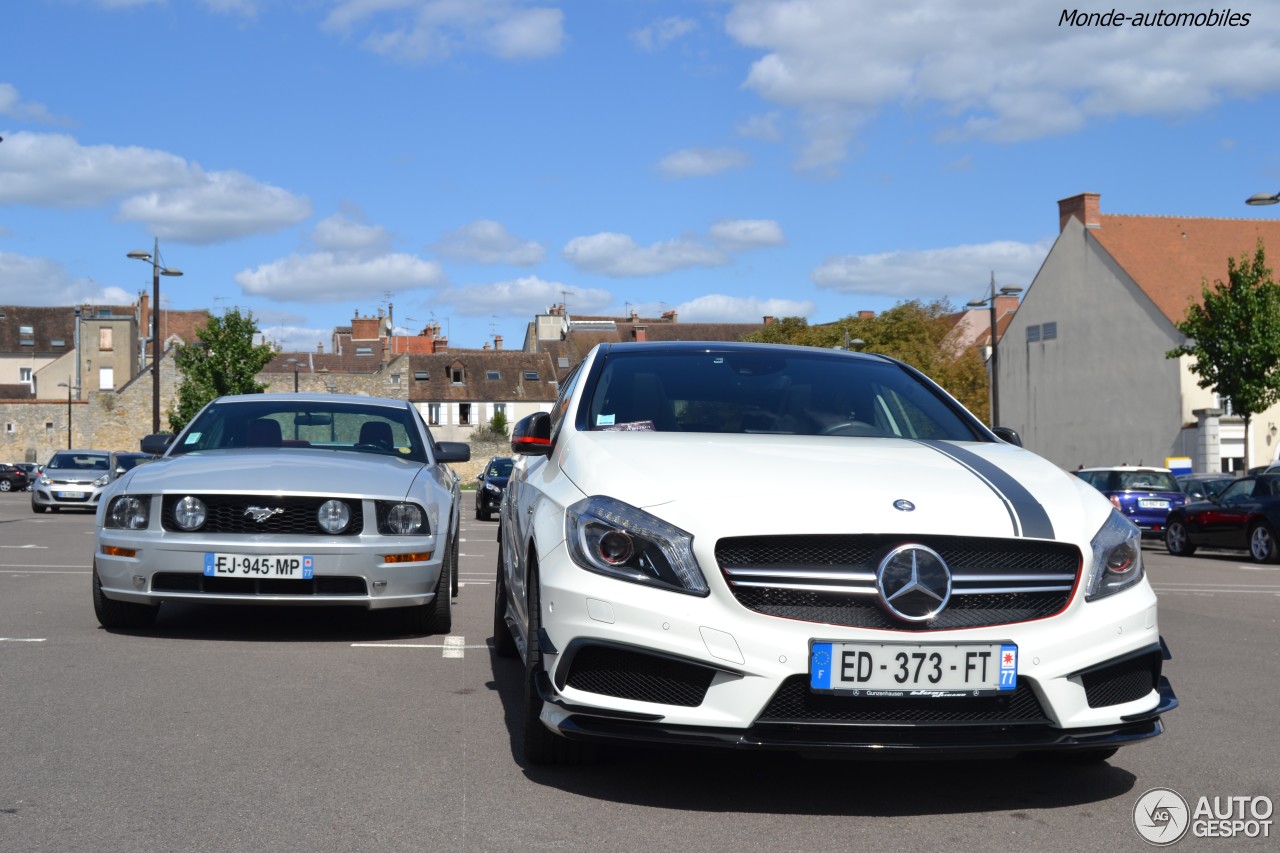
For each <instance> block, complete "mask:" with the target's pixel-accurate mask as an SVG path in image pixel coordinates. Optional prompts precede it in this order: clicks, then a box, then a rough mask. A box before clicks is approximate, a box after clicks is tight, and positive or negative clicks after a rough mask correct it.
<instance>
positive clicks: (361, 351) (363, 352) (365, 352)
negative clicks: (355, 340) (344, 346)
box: [356, 347, 373, 355]
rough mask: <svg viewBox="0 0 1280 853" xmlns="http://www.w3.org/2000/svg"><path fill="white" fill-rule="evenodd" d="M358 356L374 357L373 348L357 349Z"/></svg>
mask: <svg viewBox="0 0 1280 853" xmlns="http://www.w3.org/2000/svg"><path fill="white" fill-rule="evenodd" d="M356 355H373V347H356Z"/></svg>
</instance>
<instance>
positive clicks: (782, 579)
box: [715, 534, 1081, 631]
mask: <svg viewBox="0 0 1280 853" xmlns="http://www.w3.org/2000/svg"><path fill="white" fill-rule="evenodd" d="M907 542H912V543H916V544H920V545H924V546H927V547H929V548H932V549H933V550H934V551H936V552H937V553H938V554H939V555H940V556H941V557H942V558H943V560H945V561H946V563H947V565H948V567H949V568H950V569H951V574H952V595H951V600H950V602H949V603H948V604H947V606H946V608H945V609H944V610H943V611H942V612H941V613H939V614H938V615H937V616H936V617H935V618H933V619H931V620H928V621H925V622H905V621H903V620H899V619H897V618H895V617H893V616H892V615H890V614H889V613H887V612H886V611H885V609H884V608H883V607H882V605H881V602H880V600H879V596H878V595H877V594H876V592H875V581H874V579H873V578H874V573H875V570H876V567H877V564H878V562H879V560H880V558H881V556H882V555H883V554H885V553H887V552H888V551H889V550H890V549H892V548H893V547H895V546H897V545H901V544H904V543H907ZM715 553H716V560H717V562H718V564H719V566H720V568H721V571H722V572H723V573H724V575H725V579H726V581H727V582H728V584H729V588H730V589H731V590H732V592H733V595H734V597H735V598H736V599H737V600H738V602H739V603H740V604H742V605H743V606H744V607H746V608H748V609H750V610H753V611H755V612H757V613H763V614H766V615H769V616H777V617H781V618H786V619H796V620H800V621H806V622H820V623H824V624H829V625H841V626H845V627H857V628H876V629H885V630H905V631H940V630H949V629H957V628H977V627H983V626H989V625H1007V624H1009V623H1012V622H1024V621H1029V620H1032V619H1043V618H1045V617H1048V616H1052V615H1054V614H1055V613H1058V612H1060V611H1061V610H1062V609H1063V608H1065V607H1066V606H1067V603H1068V602H1069V601H1070V598H1071V592H1072V590H1073V589H1074V587H1075V584H1076V581H1077V579H1078V576H1079V572H1080V567H1081V557H1080V551H1079V549H1078V548H1077V547H1076V546H1074V545H1070V544H1067V543H1062V542H1047V541H1043V540H1037V539H983V538H978V537H967V536H923V537H914V536H903V535H900V534H897V535H892V534H868V535H813V536H742V537H735V538H728V539H722V540H720V541H719V542H717V543H716V550H715ZM830 574H835V575H837V577H836V578H831V577H821V576H819V575H830ZM822 587H825V589H823V588H822ZM831 587H839V588H840V589H836V590H832V589H830V588H831Z"/></svg>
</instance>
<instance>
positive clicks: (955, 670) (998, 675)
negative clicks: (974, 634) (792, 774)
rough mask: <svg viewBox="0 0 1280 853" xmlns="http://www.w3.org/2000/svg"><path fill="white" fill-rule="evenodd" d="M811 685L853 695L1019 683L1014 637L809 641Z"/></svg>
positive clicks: (950, 691)
mask: <svg viewBox="0 0 1280 853" xmlns="http://www.w3.org/2000/svg"><path fill="white" fill-rule="evenodd" d="M809 686H810V688H811V689H813V690H814V691H816V692H820V693H842V694H846V695H850V696H981V695H984V694H989V693H998V692H1001V691H1008V690H1013V689H1014V688H1015V687H1017V686H1018V647H1017V646H1016V645H1013V644H1012V643H837V642H823V641H817V640H815V641H813V642H811V643H810V644H809Z"/></svg>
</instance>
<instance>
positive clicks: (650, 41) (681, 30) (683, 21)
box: [631, 15, 698, 53]
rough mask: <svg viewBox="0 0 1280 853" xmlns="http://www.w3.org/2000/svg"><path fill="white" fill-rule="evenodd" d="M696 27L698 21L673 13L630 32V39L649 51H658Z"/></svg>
mask: <svg viewBox="0 0 1280 853" xmlns="http://www.w3.org/2000/svg"><path fill="white" fill-rule="evenodd" d="M697 28H698V22H697V21H695V20H693V19H692V18H682V17H679V16H677V15H673V16H671V17H670V18H663V19H662V20H661V21H655V22H654V23H652V24H650V25H649V26H647V27H642V28H641V29H638V30H636V31H635V32H633V33H632V34H631V40H632V41H634V42H635V43H636V44H638V45H639V46H640V47H641V49H643V50H646V51H649V52H650V53H652V52H654V51H659V50H662V49H663V48H665V47H666V46H667V45H669V44H671V43H672V42H674V41H677V40H678V39H682V38H684V37H685V36H687V35H688V34H689V33H691V32H693V31H694V30H696V29H697Z"/></svg>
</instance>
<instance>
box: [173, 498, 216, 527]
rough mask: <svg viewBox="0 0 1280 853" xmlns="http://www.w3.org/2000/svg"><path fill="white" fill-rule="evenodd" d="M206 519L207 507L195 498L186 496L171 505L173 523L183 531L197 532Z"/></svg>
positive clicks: (207, 515)
mask: <svg viewBox="0 0 1280 853" xmlns="http://www.w3.org/2000/svg"><path fill="white" fill-rule="evenodd" d="M208 517H209V509H208V507H206V506H205V505H204V501H202V500H200V499H199V498H197V497H193V496H191V495H187V496H186V497H185V498H183V499H182V500H180V501H178V502H177V503H176V504H174V505H173V521H174V523H175V524H177V525H178V526H179V527H181V528H182V529H183V530H199V529H200V528H201V527H203V526H204V522H205V519H206V518H208Z"/></svg>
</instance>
